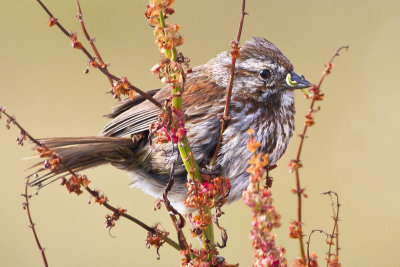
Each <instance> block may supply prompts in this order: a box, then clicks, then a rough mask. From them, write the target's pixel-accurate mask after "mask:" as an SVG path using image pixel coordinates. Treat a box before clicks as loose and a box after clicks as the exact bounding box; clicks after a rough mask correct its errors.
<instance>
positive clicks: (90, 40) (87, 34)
mask: <svg viewBox="0 0 400 267" xmlns="http://www.w3.org/2000/svg"><path fill="white" fill-rule="evenodd" d="M76 7H77V9H78V14H77V17H78V19H79V22H80V23H81V26H82V31H83V34H84V35H85V37H86V39H87V40H88V41H89V43H90V45H91V47H92V49H93V52H94V53H95V55H96V57H97V58H98V59H99V61H100V67H102V68H104V69H105V70H106V71H108V70H107V64H105V63H104V61H103V58H102V57H101V55H100V53H99V51H98V50H97V47H96V45H95V44H94V38H91V37H90V35H89V33H88V32H87V30H86V27H85V23H84V21H83V16H82V10H81V6H80V4H79V0H76ZM107 78H108V81H109V82H110V84H111V87H114V82H113V80H112V79H111V78H110V77H107Z"/></svg>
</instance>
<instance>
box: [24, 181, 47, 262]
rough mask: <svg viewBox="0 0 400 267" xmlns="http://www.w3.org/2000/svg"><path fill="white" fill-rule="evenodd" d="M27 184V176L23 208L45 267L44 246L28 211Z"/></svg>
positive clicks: (28, 196)
mask: <svg viewBox="0 0 400 267" xmlns="http://www.w3.org/2000/svg"><path fill="white" fill-rule="evenodd" d="M28 186H29V178H28V179H27V180H26V183H25V194H24V195H23V196H24V198H25V202H24V205H23V208H24V209H25V210H26V213H27V214H28V219H29V227H30V228H31V229H32V233H33V236H34V237H35V241H36V245H37V247H38V249H39V252H40V255H42V260H43V265H44V266H45V267H47V266H49V265H48V264H47V258H46V255H45V253H44V248H43V247H42V245H41V244H40V241H39V237H38V235H37V233H36V229H35V224H34V223H33V220H32V216H31V211H30V208H29V198H30V197H31V196H30V195H28Z"/></svg>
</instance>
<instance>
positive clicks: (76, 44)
mask: <svg viewBox="0 0 400 267" xmlns="http://www.w3.org/2000/svg"><path fill="white" fill-rule="evenodd" d="M36 1H37V2H38V3H39V5H40V6H41V7H42V8H43V9H44V11H45V12H46V13H47V15H49V17H50V19H49V21H50V26H53V25H56V26H57V27H58V28H59V29H60V30H61V31H62V32H63V33H64V35H66V36H67V37H68V39H70V40H72V42H73V43H72V44H73V47H74V48H77V49H80V50H82V52H83V53H84V54H85V55H86V56H87V57H88V58H89V60H90V62H96V58H95V57H94V56H92V55H91V53H90V52H89V51H88V50H87V49H86V48H85V47H84V46H83V45H82V44H81V43H80V42H78V40H77V39H76V35H75V34H71V33H69V32H68V31H67V30H66V29H65V28H64V26H62V25H61V23H60V22H59V21H58V19H57V18H55V17H54V16H53V14H52V13H51V12H50V10H49V9H48V8H47V7H46V6H45V5H44V4H43V2H42V1H41V0H36ZM78 5H79V4H78ZM82 24H83V21H82V22H81V25H82ZM82 27H83V28H84V26H82ZM86 33H87V32H86ZM85 35H86V34H85ZM86 37H87V36H86ZM89 38H90V37H89ZM89 42H90V40H89ZM96 50H97V49H96ZM96 50H95V51H96ZM96 55H97V54H96ZM100 58H101V57H99V60H100ZM97 65H99V67H98V69H99V70H100V71H101V72H102V73H103V74H104V75H105V76H107V78H108V79H109V80H111V84H112V86H114V84H113V82H112V81H116V82H119V81H121V78H118V77H117V76H115V75H113V74H111V73H110V72H109V71H108V70H107V68H106V65H103V64H97ZM129 89H131V90H134V91H135V92H137V93H138V94H140V95H141V96H143V97H144V98H146V99H147V100H149V101H150V102H151V103H153V104H154V105H156V106H157V107H158V108H159V109H161V110H163V107H162V105H161V103H160V102H158V101H157V100H155V99H154V98H153V97H152V96H150V95H149V94H147V93H146V92H144V91H142V90H140V89H139V88H137V87H136V86H134V85H132V84H129Z"/></svg>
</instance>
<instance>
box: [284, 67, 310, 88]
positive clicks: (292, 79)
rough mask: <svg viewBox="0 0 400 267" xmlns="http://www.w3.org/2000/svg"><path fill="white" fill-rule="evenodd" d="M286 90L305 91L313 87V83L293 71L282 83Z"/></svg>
mask: <svg viewBox="0 0 400 267" xmlns="http://www.w3.org/2000/svg"><path fill="white" fill-rule="evenodd" d="M282 86H283V87H284V88H288V89H289V88H291V89H304V88H308V87H311V86H312V83H310V82H309V81H307V80H306V79H305V78H304V76H303V75H302V76H300V75H298V74H297V73H296V72H294V71H291V72H289V73H288V74H287V75H286V78H285V80H284V81H283V82H282Z"/></svg>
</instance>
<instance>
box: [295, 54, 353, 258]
mask: <svg viewBox="0 0 400 267" xmlns="http://www.w3.org/2000/svg"><path fill="white" fill-rule="evenodd" d="M348 48H349V46H341V47H339V48H338V49H337V50H336V52H335V53H334V54H333V56H332V57H331V59H330V60H329V62H328V63H327V64H326V67H325V70H324V72H323V74H322V76H321V78H320V80H319V82H318V84H317V85H313V87H311V89H310V92H311V93H312V99H311V103H310V108H309V113H308V114H307V115H306V121H305V124H304V127H303V131H302V133H301V134H300V135H299V137H300V143H299V146H298V148H297V154H296V159H295V160H291V161H290V163H289V168H290V169H291V170H292V171H294V172H295V179H296V190H295V193H296V194H297V222H298V227H299V228H298V230H299V233H300V234H299V238H298V239H299V246H300V257H301V260H302V262H303V264H305V261H306V259H305V255H304V243H303V233H302V221H301V219H302V218H301V215H302V206H301V202H302V195H303V194H304V189H302V188H301V186H300V175H299V168H300V167H302V164H301V161H300V155H301V151H302V148H303V142H304V139H305V137H306V132H307V129H308V127H310V126H312V125H313V124H314V123H315V122H314V120H313V117H312V114H313V113H315V112H316V111H317V110H315V109H314V104H315V102H316V101H319V100H322V99H323V96H324V95H323V94H321V93H320V88H321V85H322V82H323V81H324V79H325V77H326V76H328V75H329V74H330V73H331V70H332V68H333V60H334V59H335V57H337V56H339V52H340V51H341V50H342V49H346V50H347V49H348Z"/></svg>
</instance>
